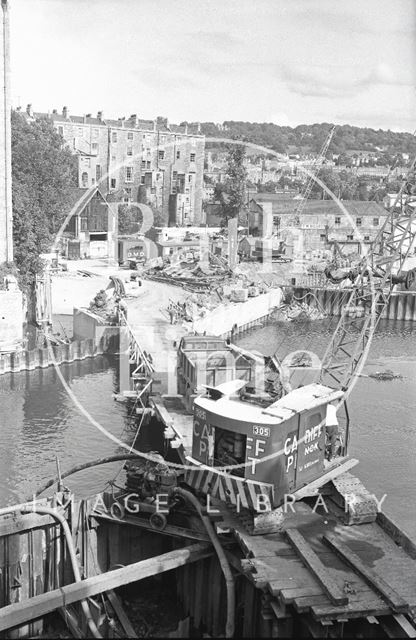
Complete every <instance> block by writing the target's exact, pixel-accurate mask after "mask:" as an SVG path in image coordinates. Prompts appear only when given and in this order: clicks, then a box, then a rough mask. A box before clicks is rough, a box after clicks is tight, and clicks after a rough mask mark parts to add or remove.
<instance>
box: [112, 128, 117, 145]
mask: <svg viewBox="0 0 416 640" xmlns="http://www.w3.org/2000/svg"><path fill="white" fill-rule="evenodd" d="M111 142H113V143H116V142H117V131H113V132H112V134H111Z"/></svg>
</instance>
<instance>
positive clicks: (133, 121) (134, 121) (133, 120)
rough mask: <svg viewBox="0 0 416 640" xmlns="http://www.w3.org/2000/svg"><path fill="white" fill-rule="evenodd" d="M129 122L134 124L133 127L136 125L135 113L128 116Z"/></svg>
mask: <svg viewBox="0 0 416 640" xmlns="http://www.w3.org/2000/svg"><path fill="white" fill-rule="evenodd" d="M129 120H130V122H132V123H133V124H134V126H135V127H137V125H138V117H137V113H133V114H132V115H131V116H130V118H129Z"/></svg>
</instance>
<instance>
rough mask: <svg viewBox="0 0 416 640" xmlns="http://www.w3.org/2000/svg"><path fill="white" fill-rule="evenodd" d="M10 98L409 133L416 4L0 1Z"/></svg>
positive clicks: (413, 119)
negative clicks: (5, 15)
mask: <svg viewBox="0 0 416 640" xmlns="http://www.w3.org/2000/svg"><path fill="white" fill-rule="evenodd" d="M9 4H10V6H11V12H10V19H11V71H12V102H13V106H18V105H20V106H22V107H26V105H27V104H28V103H31V104H32V105H33V109H34V110H35V111H46V112H47V111H52V109H58V110H59V111H61V109H62V107H63V106H64V105H65V106H67V107H68V109H69V111H70V113H72V114H74V115H84V114H86V113H92V114H96V112H97V111H99V110H101V111H103V112H104V117H105V116H107V117H109V118H117V117H121V116H127V117H128V116H129V115H131V114H133V113H136V114H138V115H139V117H142V118H150V119H153V118H155V117H156V116H165V117H167V118H168V119H169V121H170V122H175V123H179V122H182V121H184V120H188V121H193V122H195V121H201V122H206V121H210V122H223V121H225V120H243V121H250V122H273V123H275V124H279V125H289V126H296V125H298V124H311V123H314V122H334V123H338V124H342V123H348V124H352V125H357V126H368V127H373V128H376V129H378V128H381V129H392V130H395V131H411V132H413V131H414V130H415V129H416V99H415V86H416V0H9Z"/></svg>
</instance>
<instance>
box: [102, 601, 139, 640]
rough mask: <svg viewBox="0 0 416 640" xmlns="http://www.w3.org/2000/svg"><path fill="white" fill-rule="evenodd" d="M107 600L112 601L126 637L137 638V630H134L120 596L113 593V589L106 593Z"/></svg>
mask: <svg viewBox="0 0 416 640" xmlns="http://www.w3.org/2000/svg"><path fill="white" fill-rule="evenodd" d="M106 596H107V598H108V599H109V601H110V604H111V606H112V607H113V609H114V611H115V612H116V614H117V617H118V619H119V621H120V623H121V626H122V627H123V630H124V631H125V633H126V637H127V638H137V637H138V636H137V634H136V632H135V630H134V629H133V626H132V624H131V622H130V620H129V618H128V616H127V614H126V612H125V611H124V607H123V605H122V603H121V601H120V598H119V597H118V595H117V594H116V593H115V591H113V590H112V589H109V591H107V593H106Z"/></svg>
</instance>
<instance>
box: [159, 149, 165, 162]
mask: <svg viewBox="0 0 416 640" xmlns="http://www.w3.org/2000/svg"><path fill="white" fill-rule="evenodd" d="M164 159H165V152H164V151H159V160H164Z"/></svg>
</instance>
